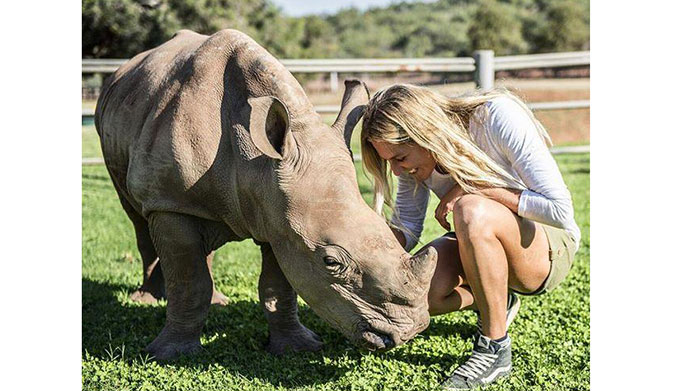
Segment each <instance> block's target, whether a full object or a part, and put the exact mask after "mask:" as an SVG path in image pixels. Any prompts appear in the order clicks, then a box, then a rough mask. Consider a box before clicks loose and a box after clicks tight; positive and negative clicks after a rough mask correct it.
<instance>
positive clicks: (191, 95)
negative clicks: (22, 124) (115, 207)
mask: <svg viewBox="0 0 675 391" xmlns="http://www.w3.org/2000/svg"><path fill="white" fill-rule="evenodd" d="M244 37H246V36H245V35H243V34H241V33H239V32H235V31H223V32H221V33H219V36H218V37H217V41H218V42H211V43H209V42H208V41H210V40H212V39H213V36H212V37H207V36H204V35H200V34H196V33H193V32H191V31H181V32H179V33H178V34H176V35H175V36H174V37H173V38H172V39H171V40H169V41H168V42H166V43H165V44H163V45H161V46H159V47H157V48H155V49H152V50H149V51H147V52H144V53H141V54H139V55H137V56H135V57H134V58H132V59H131V60H130V61H129V62H127V63H126V64H124V65H123V66H122V67H120V69H118V71H117V72H116V73H115V74H113V75H112V76H111V77H110V78H109V80H108V81H107V82H106V85H105V86H104V89H103V91H102V93H101V97H100V98H99V102H98V104H97V110H96V126H97V130H98V132H99V135H100V138H101V147H102V151H103V155H104V158H105V161H106V165H107V167H108V170H109V172H110V174H111V177H112V179H113V181H114V182H115V185H116V187H117V188H118V190H119V191H120V193H121V195H122V196H124V197H125V198H126V199H127V200H128V201H129V202H130V203H131V204H132V205H133V206H134V207H135V208H136V210H137V211H139V212H140V213H142V214H143V215H145V216H146V217H147V215H148V214H149V213H151V212H153V211H175V212H180V213H188V214H193V215H197V216H200V217H205V218H211V219H213V218H215V216H213V213H212V212H211V211H209V210H208V208H207V207H205V205H203V204H204V203H203V202H202V198H204V194H202V193H200V192H199V191H197V188H198V187H200V186H199V182H200V180H202V179H203V178H204V176H205V174H206V173H207V172H208V170H209V168H210V167H211V166H212V164H213V161H214V159H215V156H216V153H217V152H218V150H219V149H220V148H222V147H223V145H221V135H222V130H223V129H222V128H223V127H224V124H222V123H221V104H222V97H223V89H224V88H223V70H224V68H225V64H226V63H227V62H228V59H229V57H230V56H231V52H232V47H234V46H236V45H237V44H239V43H238V41H240V40H241V39H242V38H244ZM246 38H247V37H246ZM213 43H216V45H215V46H216V47H211V46H213ZM219 44H222V45H219ZM214 51H218V52H219V53H218V55H214ZM222 141H224V142H226V141H227V140H222ZM220 153H221V154H223V153H224V151H222V150H221V151H220ZM225 154H226V153H225ZM224 175H225V176H227V173H224ZM221 176H222V175H221ZM220 181H221V182H227V181H228V178H227V177H221V178H220ZM221 184H222V185H223V186H227V183H221Z"/></svg>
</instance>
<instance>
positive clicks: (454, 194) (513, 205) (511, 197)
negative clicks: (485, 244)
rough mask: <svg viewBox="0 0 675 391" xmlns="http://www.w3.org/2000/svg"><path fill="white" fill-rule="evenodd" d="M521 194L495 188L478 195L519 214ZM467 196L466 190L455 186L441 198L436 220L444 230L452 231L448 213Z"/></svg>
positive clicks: (517, 191)
mask: <svg viewBox="0 0 675 391" xmlns="http://www.w3.org/2000/svg"><path fill="white" fill-rule="evenodd" d="M521 193H522V190H515V189H503V188H499V187H495V188H489V189H482V190H480V191H479V192H478V193H477V194H480V195H482V196H483V197H486V198H489V199H491V200H494V201H497V202H499V203H500V204H502V205H504V206H506V207H507V208H509V209H510V210H511V211H512V212H513V213H515V214H518V204H519V202H520V194H521ZM465 194H466V192H464V190H462V188H461V187H460V186H459V185H455V186H453V187H452V189H450V191H449V192H447V193H446V194H445V195H444V196H443V197H441V201H440V202H439V203H438V207H436V220H437V221H438V223H439V224H441V226H442V227H443V228H445V229H447V230H448V231H450V230H451V229H452V228H451V226H450V223H448V220H447V216H448V213H450V212H451V211H452V210H453V208H454V207H455V203H456V202H457V200H459V199H460V198H461V197H462V196H463V195H465Z"/></svg>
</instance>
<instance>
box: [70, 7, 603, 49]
mask: <svg viewBox="0 0 675 391" xmlns="http://www.w3.org/2000/svg"><path fill="white" fill-rule="evenodd" d="M589 8H590V7H589V0H500V1H497V0H483V1H481V2H480V3H476V2H475V1H470V0H439V1H436V2H434V3H420V2H415V3H412V2H411V3H407V2H404V1H403V2H399V3H394V4H392V5H389V6H387V7H381V8H372V9H369V10H366V11H360V10H358V9H356V8H347V9H343V10H341V11H339V12H337V13H335V14H333V15H328V16H324V15H321V16H319V15H309V16H305V17H300V18H293V17H288V16H285V15H284V14H283V13H282V12H281V10H280V9H279V8H278V7H276V6H275V5H274V4H273V3H272V2H271V1H270V0H248V1H241V0H83V2H82V56H83V57H94V58H104V57H107V58H129V57H132V56H133V55H135V54H137V53H139V52H141V51H144V50H147V49H150V48H153V47H155V46H157V45H159V44H161V43H163V42H164V41H166V40H168V39H169V38H170V37H171V36H172V35H173V34H174V33H175V32H176V31H178V30H179V29H191V30H194V31H197V32H199V33H202V34H212V33H214V32H216V31H218V30H222V29H225V28H234V29H238V30H241V31H243V32H244V33H246V34H248V35H250V36H251V37H252V38H254V39H255V40H256V41H258V42H259V43H260V44H261V45H262V46H263V47H265V48H266V49H268V50H269V51H270V52H271V53H272V54H273V55H275V56H277V57H280V58H332V57H337V58H346V57H371V58H380V57H423V56H427V57H431V56H433V57H443V56H470V55H471V52H472V51H473V50H475V49H493V50H495V52H496V53H497V54H522V53H527V52H532V53H536V52H550V51H563V50H584V49H585V48H587V47H588V41H589V24H590V17H589V11H590V10H589Z"/></svg>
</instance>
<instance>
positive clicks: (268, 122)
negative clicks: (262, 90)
mask: <svg viewBox="0 0 675 391" xmlns="http://www.w3.org/2000/svg"><path fill="white" fill-rule="evenodd" d="M248 104H249V105H250V106H251V118H250V119H249V126H250V129H249V131H250V132H251V140H253V144H255V146H256V148H258V149H259V150H260V152H262V153H264V154H265V155H267V156H269V157H271V158H273V159H281V158H282V157H283V156H284V155H285V153H286V152H287V151H288V150H289V149H290V148H292V147H293V146H294V143H295V139H294V138H293V135H292V133H291V131H290V115H289V114H288V109H286V105H284V104H283V103H282V102H281V101H280V100H279V99H277V98H275V97H273V96H261V97H259V98H251V99H249V100H248Z"/></svg>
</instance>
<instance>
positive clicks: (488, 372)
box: [441, 332, 511, 391]
mask: <svg viewBox="0 0 675 391" xmlns="http://www.w3.org/2000/svg"><path fill="white" fill-rule="evenodd" d="M509 373H511V338H509V336H508V334H507V335H506V336H505V337H504V338H501V339H500V340H492V339H490V338H488V337H486V336H484V335H483V334H481V333H480V332H478V333H476V341H475V342H474V345H473V352H472V353H471V357H469V359H468V360H467V361H466V362H465V363H464V364H462V365H460V366H459V367H457V368H456V369H455V370H454V371H453V372H452V375H450V377H449V378H448V379H447V380H445V381H444V382H443V383H442V384H441V389H442V390H445V391H450V390H469V389H472V388H476V387H480V386H484V385H486V384H490V383H493V382H494V381H496V380H497V379H499V378H502V377H505V376H508V375H509Z"/></svg>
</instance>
